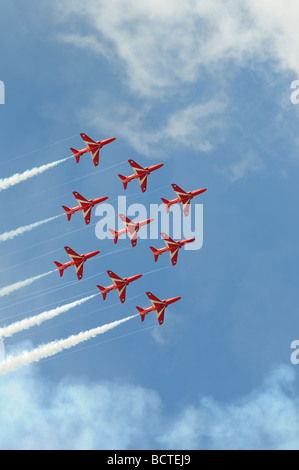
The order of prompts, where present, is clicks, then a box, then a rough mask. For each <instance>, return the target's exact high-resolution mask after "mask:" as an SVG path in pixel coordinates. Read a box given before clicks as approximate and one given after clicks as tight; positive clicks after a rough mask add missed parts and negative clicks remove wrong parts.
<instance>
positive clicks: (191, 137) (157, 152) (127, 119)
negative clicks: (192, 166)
mask: <svg viewBox="0 0 299 470" xmlns="http://www.w3.org/2000/svg"><path fill="white" fill-rule="evenodd" d="M105 102H106V98H105V97H104V96H103V94H101V93H99V94H97V96H96V97H95V99H94V101H93V104H92V106H90V107H88V108H85V109H83V110H80V117H81V118H82V119H84V121H85V122H86V123H87V125H90V126H92V127H95V128H97V129H101V131H102V132H106V133H107V135H108V134H110V133H117V135H118V137H120V138H124V139H126V140H127V142H128V143H129V144H130V145H131V146H132V147H133V148H134V149H135V150H137V151H138V152H139V153H141V154H143V155H150V156H161V155H163V156H164V157H165V155H164V153H165V151H167V153H168V154H169V148H170V147H172V148H180V147H184V148H186V147H187V148H188V147H189V148H191V149H194V150H197V151H200V152H210V151H211V150H212V149H213V148H214V140H215V134H217V139H218V141H219V139H220V136H221V135H222V134H223V133H225V130H226V127H227V124H228V121H226V122H225V120H224V119H223V114H224V112H225V111H226V104H225V103H224V100H223V99H220V98H219V99H216V98H213V99H211V100H208V101H206V102H204V103H200V104H198V103H197V104H191V105H187V106H185V107H182V108H181V109H177V110H176V111H174V112H173V113H170V114H169V115H168V116H166V117H165V121H164V122H163V123H161V117H159V118H160V119H159V122H157V123H154V124H153V125H152V126H151V127H152V128H151V129H150V128H146V127H145V126H144V122H145V121H146V119H147V115H148V114H149V113H150V112H151V108H150V107H149V106H145V107H144V108H143V109H141V110H139V112H136V110H135V109H134V108H133V107H130V106H126V105H121V104H120V103H119V102H118V103H113V101H111V100H110V101H109V105H108V104H107V106H106V105H105V104H104V103H105ZM103 107H104V108H105V110H106V111H105V113H103V114H102V113H99V112H98V110H99V108H103Z"/></svg>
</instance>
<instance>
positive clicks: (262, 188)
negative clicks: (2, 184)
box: [0, 0, 299, 449]
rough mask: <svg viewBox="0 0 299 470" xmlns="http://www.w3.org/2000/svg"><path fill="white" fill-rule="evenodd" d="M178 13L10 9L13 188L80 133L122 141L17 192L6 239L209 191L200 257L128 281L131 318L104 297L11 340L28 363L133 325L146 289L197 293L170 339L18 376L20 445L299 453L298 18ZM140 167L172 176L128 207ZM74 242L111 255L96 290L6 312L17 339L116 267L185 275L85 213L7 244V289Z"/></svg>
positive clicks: (7, 416)
mask: <svg viewBox="0 0 299 470" xmlns="http://www.w3.org/2000/svg"><path fill="white" fill-rule="evenodd" d="M168 3H169V2H166V1H161V0H160V1H159V2H157V1H154V0H152V1H151V2H150V4H149V2H145V1H140V0H139V1H137V0H130V2H128V4H127V5H126V7H125V6H124V3H123V2H121V1H119V0H113V1H110V2H108V4H107V2H103V1H95V0H88V1H87V2H85V3H84V6H83V4H82V2H78V1H73V2H71V5H70V2H66V1H65V0H61V1H55V2H46V1H44V2H35V1H33V0H32V1H31V2H27V4H26V6H25V5H24V4H23V3H22V2H20V1H18V0H16V1H12V2H9V4H5V5H3V6H1V9H2V14H1V19H0V31H1V67H0V80H2V81H3V82H4V83H5V87H6V88H5V92H6V96H5V98H6V103H5V105H1V106H0V122H1V154H0V165H1V166H0V169H1V177H8V176H11V175H13V174H14V173H16V172H22V171H25V170H26V169H30V168H32V167H35V166H40V165H43V164H46V163H49V162H52V161H55V160H58V159H60V158H64V157H68V156H69V155H70V151H69V147H75V148H76V147H78V148H82V147H83V145H82V143H81V139H80V136H79V134H80V132H85V133H87V134H88V135H90V136H91V137H93V138H94V139H96V140H97V139H101V138H108V137H112V136H115V137H117V140H116V141H115V142H113V143H112V144H111V145H110V146H109V147H107V148H105V149H103V151H102V153H101V159H100V166H99V167H98V169H95V168H94V167H93V165H92V162H91V157H90V156H88V155H87V156H85V157H82V159H81V162H80V165H76V164H75V162H74V161H73V160H68V161H67V162H65V163H63V164H61V165H59V166H58V167H56V168H54V169H51V170H49V171H47V172H46V173H44V174H43V175H41V176H38V177H35V178H32V179H31V180H28V181H26V182H24V183H21V184H19V185H16V186H14V187H12V188H9V189H7V190H5V191H2V192H1V193H0V198H1V201H2V203H1V209H0V210H1V221H2V223H1V233H3V232H6V231H10V230H13V229H15V228H18V227H20V226H23V225H27V224H30V223H33V222H36V221H39V220H43V219H45V218H48V217H52V216H55V215H58V214H60V213H61V205H62V204H64V205H72V204H73V203H74V200H73V196H72V191H75V190H76V191H78V192H80V193H82V194H83V195H84V196H86V197H88V198H92V197H100V196H109V199H110V200H113V199H114V198H117V196H118V195H124V194H126V195H127V196H128V202H129V203H134V202H135V201H136V202H142V203H144V204H145V205H146V206H149V205H150V204H151V203H159V201H160V197H166V198H172V197H173V191H172V188H171V186H170V184H171V183H176V184H178V185H179V186H182V187H183V188H186V190H189V189H190V190H191V189H196V188H201V187H206V188H208V191H207V192H206V193H205V194H204V195H203V196H202V200H201V202H203V210H204V234H203V237H204V244H203V247H202V249H201V250H199V251H185V252H181V253H180V256H179V263H178V266H177V267H176V268H169V269H165V270H160V271H156V272H155V273H152V274H148V275H147V276H144V278H143V279H141V280H139V281H137V282H136V283H135V284H132V285H131V286H129V289H128V296H127V297H128V299H127V302H126V303H125V304H124V305H121V304H120V303H119V304H118V299H117V297H116V294H115V292H114V293H112V294H110V295H108V297H107V300H106V303H105V304H104V303H103V301H102V299H101V298H100V297H96V298H95V299H93V300H91V301H90V302H88V303H86V304H84V305H82V306H80V307H78V308H76V309H73V310H71V311H69V312H68V313H66V314H64V315H61V316H60V317H59V318H56V319H53V320H51V321H49V322H46V323H44V324H43V325H42V326H40V327H35V328H31V329H30V330H27V331H26V332H22V333H19V334H16V335H14V336H13V337H11V338H8V339H7V340H6V341H5V348H6V354H17V353H18V352H20V351H23V350H26V349H29V350H31V349H33V348H34V347H36V346H38V345H40V344H45V343H47V342H49V341H52V340H55V339H60V338H66V337H68V336H70V335H72V334H76V333H79V332H80V331H84V330H88V329H90V328H94V327H96V326H98V325H102V324H104V323H108V322H110V321H115V320H118V319H121V318H124V317H126V316H129V315H132V314H134V313H135V306H136V305H140V306H148V305H149V301H148V299H147V298H146V296H145V292H146V291H148V290H150V291H152V292H154V293H155V294H156V295H157V296H158V297H162V298H167V297H172V296H177V295H180V296H182V300H181V301H180V302H179V303H177V304H175V305H173V306H172V307H170V308H169V309H168V310H167V311H166V315H165V323H164V325H163V327H159V325H158V324H157V320H156V317H155V316H152V317H149V316H148V317H147V318H146V321H145V322H144V323H143V324H141V322H140V320H139V318H136V319H133V320H131V321H130V322H128V323H126V324H123V325H121V326H120V327H118V328H117V329H115V330H113V331H111V332H108V333H106V334H105V335H103V336H100V337H97V338H95V339H93V340H91V341H90V342H88V343H83V344H82V345H79V346H77V347H76V348H73V349H71V350H69V351H67V352H64V353H60V354H58V355H56V356H54V357H52V358H49V359H46V360H43V361H41V362H39V363H38V364H33V365H30V366H27V367H24V368H22V369H19V370H17V371H15V372H11V373H10V374H7V375H4V376H2V377H1V378H0V397H1V402H2V403H3V404H4V406H2V407H1V409H0V447H1V448H2V449H28V448H34V449H47V448H59V449H69V448H74V449H83V448H84V449H136V448H137V449H140V448H149V449H151V448H154V449H156V448H161V449H162V448H169V449H174V448H177V449H179V448H184V449H188V448H189V449H190V448H192V449H200V448H205V449H213V448H216V449H217V448H218V449H220V448H221V449H222V448H224V449H228V448H239V449H245V448H271V449H279V448H280V449H286V448H298V434H299V429H298V418H299V408H298V400H297V397H296V395H297V393H298V371H297V369H296V367H295V366H293V365H292V364H291V362H290V355H291V350H290V344H291V342H292V341H293V340H295V339H298V337H297V333H296V331H297V330H296V327H297V325H298V320H297V315H298V311H297V302H296V301H297V291H298V289H297V272H298V263H297V259H298V254H299V253H298V243H297V234H298V221H297V217H296V211H297V187H298V185H297V180H298V163H299V159H298V138H297V126H298V117H299V116H298V112H299V107H298V106H295V105H293V104H291V101H290V95H291V89H290V85H291V82H292V81H293V80H296V79H298V73H299V70H298V69H299V66H298V61H297V50H298V47H297V46H298V33H297V24H296V21H295V19H296V18H297V15H298V5H297V3H296V2H295V1H291V0H290V1H289V2H288V9H285V2H284V3H283V4H282V3H281V2H276V4H275V5H273V2H270V1H266V0H265V1H263V4H262V5H261V4H260V2H258V1H256V0H254V1H250V2H247V1H246V2H244V1H243V2H240V1H238V0H235V1H233V0H231V1H229V2H226V5H225V6H224V5H223V4H222V2H221V1H218V0H213V1H212V2H209V5H207V4H206V2H202V1H196V0H194V1H191V0H190V1H187V2H179V1H178V0H173V1H172V2H171V3H172V8H171V9H170V8H169V5H168ZM129 158H133V159H134V160H136V161H138V162H140V163H141V164H144V165H150V164H155V163H160V162H163V163H165V165H164V167H163V169H161V170H159V172H157V173H156V174H155V175H152V177H151V179H150V184H149V189H148V192H147V193H145V194H144V195H141V193H140V190H139V187H138V185H137V182H134V183H131V184H130V185H129V187H128V190H127V193H124V192H123V189H122V184H121V182H120V180H119V179H118V177H117V173H123V174H129V172H130V167H129V165H128V164H127V163H124V162H125V161H127V160H128V159H129ZM114 165H118V166H116V167H115V168H111V169H107V168H109V167H111V166H114ZM104 170H105V171H104ZM135 183H136V184H135ZM98 220H99V218H97V217H96V216H95V214H94V213H93V216H92V224H95V223H96V222H98ZM65 245H69V246H71V247H72V248H73V249H74V250H76V251H78V252H79V251H80V252H84V251H93V250H101V254H100V255H99V256H98V257H97V258H96V259H94V261H91V262H90V263H86V265H85V268H84V270H85V271H84V280H82V281H80V282H74V283H71V282H72V281H75V273H74V272H73V271H71V270H68V271H66V273H65V275H64V277H63V278H62V279H60V278H59V276H58V273H57V272H55V273H53V274H51V275H49V276H47V277H45V278H43V279H41V280H39V281H36V282H35V283H33V284H32V285H31V286H29V287H27V288H25V289H21V290H19V291H17V292H15V293H14V294H13V295H10V296H6V297H3V298H1V303H0V309H1V310H0V315H1V317H0V318H1V327H2V326H4V325H6V324H9V323H10V322H11V321H14V320H19V319H22V318H25V317H27V316H31V315H33V314H37V313H40V312H42V311H44V310H47V309H48V308H54V307H56V306H59V305H62V304H64V303H66V302H68V301H70V299H73V298H74V297H76V296H77V298H81V297H84V296H86V295H90V294H91V293H96V284H101V285H107V283H108V282H109V278H108V276H107V274H106V273H105V271H106V270H107V269H111V270H113V271H115V272H116V273H118V274H119V275H121V276H127V275H133V274H138V273H142V272H143V273H144V272H149V271H151V270H155V269H158V268H164V267H165V268H166V267H167V266H169V258H168V257H167V255H164V256H162V257H161V258H160V259H159V264H157V265H155V264H154V261H153V257H152V254H151V252H150V250H149V246H150V245H154V246H155V245H157V246H162V242H161V241H156V240H155V241H149V240H144V241H142V242H141V243H139V244H138V246H137V248H136V249H134V250H124V251H123V252H120V253H114V251H115V249H116V248H117V249H122V248H127V247H128V241H122V242H120V244H119V245H117V247H116V248H115V246H114V244H113V242H112V240H104V241H100V240H98V239H97V238H96V235H95V226H94V225H90V226H89V227H85V225H83V220H82V218H81V215H79V214H75V215H74V216H73V217H72V221H71V222H67V220H66V218H64V217H60V218H58V219H57V220H55V221H53V222H50V223H48V224H46V225H44V226H42V227H39V228H38V229H36V230H33V231H32V232H30V233H28V234H24V235H23V236H21V237H18V238H15V239H14V240H11V241H7V242H3V243H1V244H0V254H1V269H0V283H1V287H2V286H6V285H8V284H11V283H14V282H17V281H19V280H23V279H26V278H29V277H31V276H35V275H38V274H41V273H45V272H48V271H50V270H51V269H54V264H53V261H54V260H57V261H61V262H64V261H66V260H67V259H66V254H65V252H64V249H63V247H64V246H65ZM108 253H110V255H109V256H104V255H105V254H108ZM33 258H35V259H33ZM92 276H95V277H92ZM89 277H90V279H87V278H89ZM114 294H115V295H114ZM137 296H138V297H137ZM49 305H51V307H49ZM103 307H109V308H107V309H106V310H102V308H103ZM74 423H75V424H74ZM74 429H76V433H74ZM53 431H55V432H53Z"/></svg>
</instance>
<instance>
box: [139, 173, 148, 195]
mask: <svg viewBox="0 0 299 470" xmlns="http://www.w3.org/2000/svg"><path fill="white" fill-rule="evenodd" d="M147 177H148V174H147V173H145V174H143V175H141V176H138V180H139V183H140V186H141V191H142V192H143V193H145V191H146V188H147Z"/></svg>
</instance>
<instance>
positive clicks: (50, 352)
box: [0, 314, 138, 375]
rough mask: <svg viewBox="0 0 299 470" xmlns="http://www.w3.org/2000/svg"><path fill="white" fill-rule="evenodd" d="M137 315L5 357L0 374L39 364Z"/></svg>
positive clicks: (0, 364) (0, 365)
mask: <svg viewBox="0 0 299 470" xmlns="http://www.w3.org/2000/svg"><path fill="white" fill-rule="evenodd" d="M136 316H138V314H137V315H133V316H131V317H127V318H124V319H122V320H118V321H115V322H113V323H108V324H106V325H103V326H98V327H97V328H93V329H92V330H88V331H83V332H81V333H79V334H77V335H72V336H69V337H68V338H66V339H60V340H57V341H52V342H51V343H48V344H44V345H42V346H39V347H38V348H36V349H33V350H32V351H24V352H22V353H21V354H19V355H18V356H7V357H6V359H5V360H4V361H3V362H1V363H0V374H1V375H3V374H7V373H8V372H12V371H13V370H15V369H18V368H19V367H22V366H27V365H28V364H31V363H32V362H39V361H40V360H41V359H45V358H47V357H50V356H54V355H55V354H58V353H59V352H61V351H63V350H64V349H69V348H72V347H74V346H77V344H79V343H82V342H84V341H88V340H89V339H91V338H94V337H96V336H97V335H101V334H103V333H106V332H107V331H109V330H112V328H115V327H116V326H119V325H121V324H122V323H125V322H127V321H128V320H131V319H132V318H135V317H136Z"/></svg>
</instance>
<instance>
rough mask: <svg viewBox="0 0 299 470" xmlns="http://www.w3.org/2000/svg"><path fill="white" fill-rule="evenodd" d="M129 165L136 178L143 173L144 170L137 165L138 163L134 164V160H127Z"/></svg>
mask: <svg viewBox="0 0 299 470" xmlns="http://www.w3.org/2000/svg"><path fill="white" fill-rule="evenodd" d="M129 163H130V165H131V167H132V168H133V170H134V172H135V174H136V175H137V176H139V175H140V173H144V168H142V166H140V165H138V163H136V162H134V160H129Z"/></svg>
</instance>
